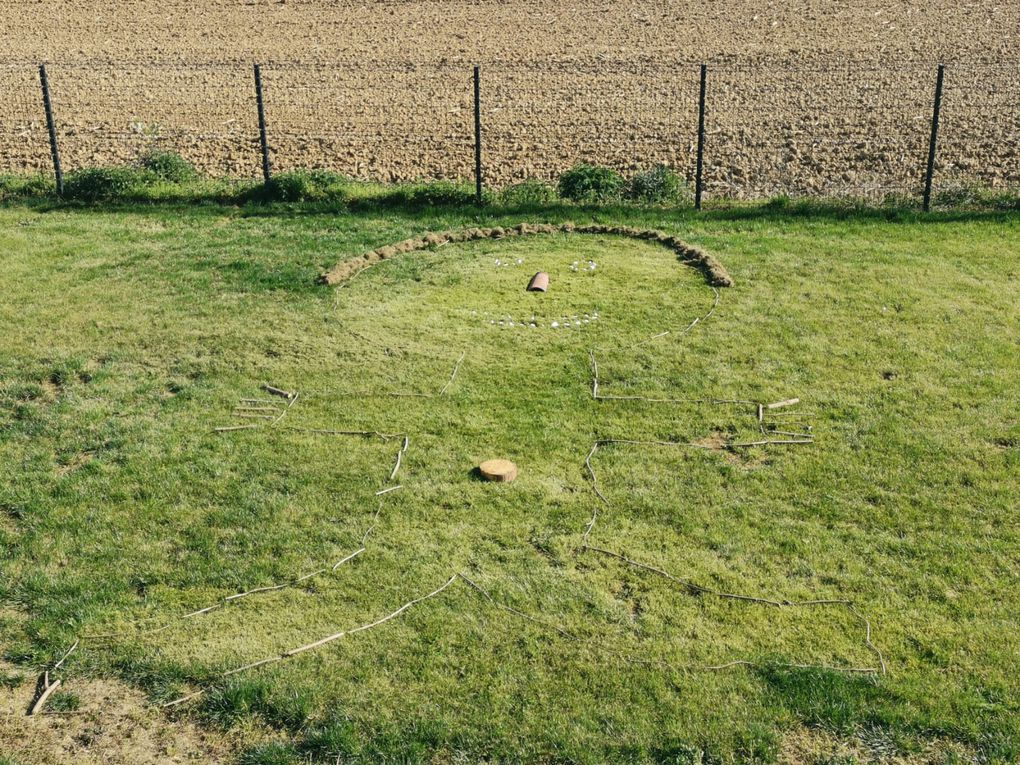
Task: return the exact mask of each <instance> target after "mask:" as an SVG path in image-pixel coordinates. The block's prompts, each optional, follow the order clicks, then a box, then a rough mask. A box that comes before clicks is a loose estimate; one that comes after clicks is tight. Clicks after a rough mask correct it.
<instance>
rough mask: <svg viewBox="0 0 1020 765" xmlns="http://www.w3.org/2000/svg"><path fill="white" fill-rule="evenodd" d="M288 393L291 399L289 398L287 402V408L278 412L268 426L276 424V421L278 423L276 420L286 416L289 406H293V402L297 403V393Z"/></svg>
mask: <svg viewBox="0 0 1020 765" xmlns="http://www.w3.org/2000/svg"><path fill="white" fill-rule="evenodd" d="M288 395H289V396H290V397H291V399H290V402H289V403H288V404H287V408H286V409H284V410H283V411H282V412H280V414H279V415H277V417H276V419H275V420H273V421H272V422H271V423H269V427H273V426H274V425H276V424H277V423H278V422H279V421H280V420H282V419H283V418H284V417H286V416H287V412H289V411H290V408H291V407H292V406H294V404H296V403H297V400H298V394H297V393H290V394H288Z"/></svg>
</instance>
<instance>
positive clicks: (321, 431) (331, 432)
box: [283, 425, 406, 440]
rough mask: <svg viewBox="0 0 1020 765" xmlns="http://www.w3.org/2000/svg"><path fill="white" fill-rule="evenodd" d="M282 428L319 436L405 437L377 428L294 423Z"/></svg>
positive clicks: (387, 438)
mask: <svg viewBox="0 0 1020 765" xmlns="http://www.w3.org/2000/svg"><path fill="white" fill-rule="evenodd" d="M283 429H284V430H293V431H295V432H297V433H315V434H318V435H321V436H376V437H378V438H381V439H383V440H389V439H391V438H406V436H404V434H403V433H380V432H379V431H377V430H328V429H324V428H299V427H298V426H296V425H284V426H283Z"/></svg>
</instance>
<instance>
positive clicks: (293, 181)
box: [254, 169, 349, 203]
mask: <svg viewBox="0 0 1020 765" xmlns="http://www.w3.org/2000/svg"><path fill="white" fill-rule="evenodd" d="M348 184H349V181H348V180H347V179H346V178H344V177H343V176H342V175H338V174H337V173H332V172H330V171H328V170H303V169H302V170H289V171H287V172H284V173H277V174H276V175H274V176H273V177H272V179H271V180H270V181H269V183H267V184H265V185H264V186H262V187H260V188H258V189H256V190H255V192H254V196H256V197H257V198H258V200H259V201H264V202H343V203H346V202H347V199H348V195H347V185H348Z"/></svg>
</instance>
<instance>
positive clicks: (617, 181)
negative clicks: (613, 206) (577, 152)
mask: <svg viewBox="0 0 1020 765" xmlns="http://www.w3.org/2000/svg"><path fill="white" fill-rule="evenodd" d="M623 188H624V180H623V176H622V175H620V174H619V173H618V172H616V171H615V170H613V169H611V168H608V167H602V166H600V165H586V164H580V165H574V167H572V168H570V169H569V170H567V171H566V172H565V173H563V174H562V175H561V176H560V181H559V192H560V196H561V197H563V198H564V199H570V200H572V201H574V202H611V201H613V200H615V199H619V198H620V193H621V192H622V191H623Z"/></svg>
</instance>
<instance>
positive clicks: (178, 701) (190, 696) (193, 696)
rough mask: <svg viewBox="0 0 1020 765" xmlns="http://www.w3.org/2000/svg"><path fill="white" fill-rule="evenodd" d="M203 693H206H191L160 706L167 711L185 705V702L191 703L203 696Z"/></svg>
mask: <svg viewBox="0 0 1020 765" xmlns="http://www.w3.org/2000/svg"><path fill="white" fill-rule="evenodd" d="M203 693H205V691H195V692H194V693H189V694H188V695H187V696H181V697H180V698H179V699H174V700H173V701H168V702H166V703H165V704H160V705H159V706H160V708H162V709H166V708H168V707H175V706H177V705H178V704H183V703H184V702H185V701H191V700H192V699H196V698H198V697H199V696H201V695H202V694H203Z"/></svg>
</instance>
